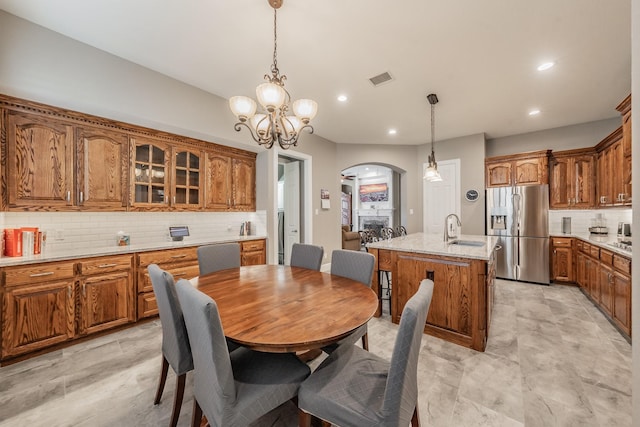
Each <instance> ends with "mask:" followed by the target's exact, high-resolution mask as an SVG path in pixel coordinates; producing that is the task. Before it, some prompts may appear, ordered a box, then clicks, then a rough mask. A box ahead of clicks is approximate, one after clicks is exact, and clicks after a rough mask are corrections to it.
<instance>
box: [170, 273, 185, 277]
mask: <svg viewBox="0 0 640 427" xmlns="http://www.w3.org/2000/svg"><path fill="white" fill-rule="evenodd" d="M186 275H187V273H176V274H174V275H173V277H180V276H186Z"/></svg>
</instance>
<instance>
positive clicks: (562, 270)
mask: <svg viewBox="0 0 640 427" xmlns="http://www.w3.org/2000/svg"><path fill="white" fill-rule="evenodd" d="M551 250H552V256H551V264H552V265H551V271H552V274H553V281H554V282H567V283H573V282H575V277H574V276H575V273H574V265H573V239H572V238H570V237H552V238H551Z"/></svg>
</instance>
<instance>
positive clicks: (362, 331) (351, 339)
mask: <svg viewBox="0 0 640 427" xmlns="http://www.w3.org/2000/svg"><path fill="white" fill-rule="evenodd" d="M375 260H376V258H375V257H374V256H373V255H371V254H370V253H368V252H355V251H349V250H344V249H336V250H334V251H333V252H332V253H331V274H334V275H336V276H342V277H346V278H348V279H351V280H355V281H357V282H360V283H362V284H363V285H365V286H369V287H371V278H372V277H373V266H374V263H375ZM358 338H362V348H364V349H365V350H369V339H368V338H369V337H368V335H367V324H366V323H365V324H364V325H362V326H360V327H359V328H358V329H356V330H355V331H354V332H353V333H352V334H350V335H349V336H347V337H345V338H343V339H342V340H340V341H338V343H337V344H333V345H330V346H327V347H324V348H323V350H324V351H325V352H327V353H331V352H332V351H334V350H335V349H336V347H337V346H340V345H343V344H353V343H355V342H357V341H358Z"/></svg>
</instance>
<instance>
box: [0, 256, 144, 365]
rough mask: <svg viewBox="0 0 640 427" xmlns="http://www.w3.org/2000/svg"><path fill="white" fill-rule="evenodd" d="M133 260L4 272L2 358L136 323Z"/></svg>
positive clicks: (111, 259) (83, 261) (122, 258)
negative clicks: (134, 314)
mask: <svg viewBox="0 0 640 427" xmlns="http://www.w3.org/2000/svg"><path fill="white" fill-rule="evenodd" d="M131 260H132V256H131V255H125V256H114V257H102V258H91V259H80V260H74V261H68V262H52V263H41V264H32V265H25V266H17V267H6V268H4V269H2V273H3V283H4V287H3V291H2V292H3V298H2V313H3V316H2V350H1V353H0V359H1V360H6V359H9V358H12V357H15V356H20V355H23V354H26V353H29V352H33V351H37V350H41V349H45V348H47V347H51V346H53V345H56V344H60V343H63V342H65V341H69V340H72V339H74V338H76V337H79V336H82V335H87V334H91V333H95V332H99V331H103V330H106V329H110V328H113V327H116V326H120V325H123V324H126V323H130V322H133V321H134V320H135V317H134V316H133V307H134V301H133V280H132V279H133V265H132V262H131Z"/></svg>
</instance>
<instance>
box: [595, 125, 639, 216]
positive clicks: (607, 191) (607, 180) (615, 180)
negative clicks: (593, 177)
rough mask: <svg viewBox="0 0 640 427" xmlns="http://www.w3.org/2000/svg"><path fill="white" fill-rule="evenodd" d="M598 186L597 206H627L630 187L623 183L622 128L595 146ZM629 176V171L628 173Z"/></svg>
mask: <svg viewBox="0 0 640 427" xmlns="http://www.w3.org/2000/svg"><path fill="white" fill-rule="evenodd" d="M596 150H597V152H598V157H597V158H598V164H597V170H598V185H597V206H598V207H607V206H625V205H626V206H628V205H630V204H631V192H630V190H631V186H630V185H627V184H626V183H625V180H624V177H625V171H624V169H625V161H624V160H625V158H624V152H623V145H622V126H621V127H619V128H618V129H616V130H614V131H613V132H611V134H609V135H608V136H607V137H606V138H605V139H604V140H602V141H601V142H600V143H599V144H598V145H597V146H596ZM628 173H629V174H630V169H629V172H628Z"/></svg>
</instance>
